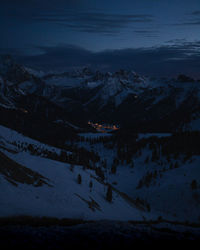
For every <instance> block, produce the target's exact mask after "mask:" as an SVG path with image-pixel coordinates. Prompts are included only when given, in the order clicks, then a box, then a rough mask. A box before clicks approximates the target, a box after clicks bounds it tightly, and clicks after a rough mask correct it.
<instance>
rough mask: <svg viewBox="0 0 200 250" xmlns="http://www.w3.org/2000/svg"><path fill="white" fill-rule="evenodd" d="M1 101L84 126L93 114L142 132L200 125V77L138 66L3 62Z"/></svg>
mask: <svg viewBox="0 0 200 250" xmlns="http://www.w3.org/2000/svg"><path fill="white" fill-rule="evenodd" d="M0 87H1V93H0V104H1V106H2V107H3V106H4V107H5V105H6V107H13V108H14V107H15V108H18V109H19V108H20V109H23V110H27V111H28V112H29V113H33V114H34V115H35V114H36V115H38V114H40V115H42V116H43V117H46V118H47V119H50V120H54V121H56V120H63V121H64V122H65V121H67V122H69V123H72V124H73V123H75V126H77V125H78V126H80V127H81V126H84V124H87V122H88V120H94V121H95V120H96V121H102V122H108V123H115V124H116V123H117V124H120V125H121V126H122V127H131V128H133V129H135V130H137V131H138V132H171V131H177V130H192V129H198V124H199V122H198V121H199V119H200V116H199V109H200V84H199V81H194V80H193V79H191V78H189V77H186V76H184V75H181V76H179V77H178V78H177V79H151V78H148V77H142V76H139V75H138V74H136V73H135V72H134V71H125V70H120V71H118V72H114V73H110V72H106V73H103V72H99V71H92V70H90V69H88V68H83V69H78V70H73V71H70V72H63V73H51V74H46V75H45V74H41V72H39V73H38V74H37V73H36V72H35V71H33V70H30V69H27V68H26V67H23V66H21V65H18V64H17V63H15V62H13V60H12V59H11V58H10V57H3V58H1V62H0Z"/></svg>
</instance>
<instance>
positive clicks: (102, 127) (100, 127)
mask: <svg viewBox="0 0 200 250" xmlns="http://www.w3.org/2000/svg"><path fill="white" fill-rule="evenodd" d="M88 124H89V125H91V126H92V127H93V128H95V129H96V130H97V131H99V132H101V133H105V132H107V131H108V130H111V131H112V130H118V129H119V127H118V126H117V125H110V124H109V125H108V124H99V123H97V122H96V123H92V122H90V121H89V122H88Z"/></svg>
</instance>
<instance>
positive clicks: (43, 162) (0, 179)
mask: <svg viewBox="0 0 200 250" xmlns="http://www.w3.org/2000/svg"><path fill="white" fill-rule="evenodd" d="M14 141H16V142H23V143H33V144H34V145H37V146H38V147H41V148H43V149H44V148H47V149H52V150H54V151H57V152H59V149H56V148H53V147H49V146H47V145H44V144H41V143H39V142H37V141H35V140H32V139H29V138H27V137H24V136H23V135H21V134H19V133H17V132H15V131H13V130H10V129H7V128H5V127H3V126H0V145H2V147H1V152H2V153H3V154H5V155H6V156H7V157H9V158H10V159H12V160H14V161H15V162H17V163H19V164H20V165H22V166H25V167H26V168H28V169H30V170H32V171H34V172H36V173H39V174H40V175H41V176H43V177H44V178H45V181H46V184H43V185H42V186H34V185H30V184H22V183H16V185H13V183H11V182H9V181H8V180H7V179H6V178H4V175H2V173H0V186H1V188H0V197H1V201H0V215H1V217H2V216H17V215H31V216H53V217H58V218H63V217H67V218H75V219H84V220H91V219H92V220H98V219H111V220H112V219H113V220H130V219H133V220H141V219H142V218H143V216H144V215H145V216H146V212H144V211H142V210H141V208H137V207H136V206H134V205H133V204H131V203H130V202H129V203H128V202H127V200H126V199H124V198H123V197H122V196H121V195H120V194H119V193H117V192H115V191H113V201H112V202H111V203H109V202H108V201H106V199H105V195H106V190H107V186H106V185H105V184H103V183H100V182H99V181H98V180H96V179H95V175H94V173H90V171H89V170H83V169H82V166H74V169H73V171H71V170H70V165H69V164H66V163H62V162H59V161H53V160H50V159H47V158H44V157H41V156H40V157H39V156H33V155H31V154H30V153H29V152H23V151H20V150H18V149H17V148H16V147H15V146H14V145H13V144H10V143H13V142H14ZM13 152H14V153H13ZM78 174H80V175H81V176H82V183H81V184H78V182H77V176H78ZM90 181H92V182H93V187H92V189H91V188H90V187H89V183H90Z"/></svg>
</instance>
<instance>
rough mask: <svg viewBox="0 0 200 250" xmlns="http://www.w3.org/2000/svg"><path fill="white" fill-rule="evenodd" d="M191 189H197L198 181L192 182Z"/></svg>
mask: <svg viewBox="0 0 200 250" xmlns="http://www.w3.org/2000/svg"><path fill="white" fill-rule="evenodd" d="M190 187H191V189H192V190H194V189H197V181H196V180H193V181H192V182H191V184H190Z"/></svg>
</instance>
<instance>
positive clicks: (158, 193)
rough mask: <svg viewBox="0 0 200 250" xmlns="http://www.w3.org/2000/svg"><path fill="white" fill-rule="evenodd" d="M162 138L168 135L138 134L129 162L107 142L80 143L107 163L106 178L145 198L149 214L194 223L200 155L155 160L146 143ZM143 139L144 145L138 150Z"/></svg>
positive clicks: (199, 195)
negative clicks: (134, 150) (113, 167)
mask: <svg viewBox="0 0 200 250" xmlns="http://www.w3.org/2000/svg"><path fill="white" fill-rule="evenodd" d="M110 138H111V137H110ZM162 138H164V139H165V138H166V140H165V141H167V139H168V138H171V134H140V135H139V137H138V139H137V145H138V146H137V147H138V152H137V153H135V154H134V153H132V154H133V157H131V159H129V158H128V159H129V163H127V162H126V160H125V159H124V158H120V156H117V155H118V152H120V150H119V148H118V149H117V147H113V146H109V143H108V146H109V147H108V146H107V145H106V144H104V145H103V143H100V142H99V143H93V144H92V145H91V144H90V143H89V142H87V141H85V142H84V143H83V142H81V144H82V145H84V147H86V148H87V149H90V148H92V149H93V150H94V151H96V152H99V153H100V157H101V160H102V161H105V162H106V169H107V170H106V171H105V178H107V179H108V181H109V182H110V183H112V184H113V185H114V186H115V187H116V188H117V189H119V190H121V191H122V192H124V193H126V194H128V196H129V197H131V198H133V199H137V198H139V199H142V200H144V201H146V202H147V203H148V204H149V208H150V213H152V214H154V215H155V214H156V215H157V217H162V218H164V219H168V220H172V221H182V222H185V221H190V222H196V223H197V222H199V216H200V213H199V211H200V171H199V166H200V156H199V155H198V154H196V155H195V154H194V155H192V156H191V155H190V157H188V155H189V154H180V155H179V156H173V155H170V156H168V158H166V156H159V158H158V159H157V160H154V159H153V157H154V153H153V151H152V148H151V146H149V143H150V142H151V143H152V144H153V142H154V143H156V140H158V139H159V140H162ZM133 140H134V138H133ZM142 140H143V142H142ZM145 140H146V142H147V144H146V146H145V147H143V148H142V149H139V145H141V143H144V141H145ZM110 141H112V139H111V140H110ZM110 145H112V143H111V144H110ZM158 145H159V144H158ZM164 145H165V144H164ZM175 145H176V144H175ZM121 147H122V152H123V150H124V151H126V146H124V147H123V146H122V145H121ZM177 147H178V146H177ZM157 150H158V151H159V146H158V149H157ZM158 151H157V152H158ZM154 152H155V151H154ZM174 154H175V153H174ZM121 157H122V156H121ZM116 159H117V160H116ZM114 162H117V163H115V164H114ZM113 165H115V166H116V170H115V171H116V173H115V171H114V172H112V166H113Z"/></svg>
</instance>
